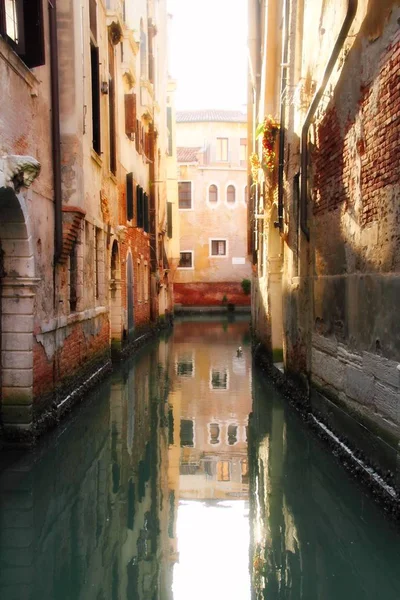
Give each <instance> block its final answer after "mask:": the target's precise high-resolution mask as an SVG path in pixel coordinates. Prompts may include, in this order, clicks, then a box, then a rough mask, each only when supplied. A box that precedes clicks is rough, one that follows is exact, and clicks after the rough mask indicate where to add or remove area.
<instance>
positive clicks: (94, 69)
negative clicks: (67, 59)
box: [90, 44, 101, 154]
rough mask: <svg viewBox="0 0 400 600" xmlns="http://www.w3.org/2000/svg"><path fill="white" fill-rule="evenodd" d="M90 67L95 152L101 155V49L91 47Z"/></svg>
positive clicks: (92, 45)
mask: <svg viewBox="0 0 400 600" xmlns="http://www.w3.org/2000/svg"><path fill="white" fill-rule="evenodd" d="M90 65H91V75H92V136H93V138H92V139H93V141H92V143H93V150H94V151H95V152H97V154H100V152H101V143H100V66H99V49H98V47H97V46H95V45H94V44H91V45H90Z"/></svg>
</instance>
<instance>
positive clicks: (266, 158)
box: [256, 115, 279, 171]
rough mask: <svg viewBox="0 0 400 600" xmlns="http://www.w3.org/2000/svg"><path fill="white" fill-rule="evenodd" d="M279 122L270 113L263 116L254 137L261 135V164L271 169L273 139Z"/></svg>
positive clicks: (273, 158) (272, 166) (272, 167)
mask: <svg viewBox="0 0 400 600" xmlns="http://www.w3.org/2000/svg"><path fill="white" fill-rule="evenodd" d="M278 131H279V123H278V121H277V120H276V119H274V118H273V117H272V116H271V115H268V116H267V117H265V119H264V121H263V122H262V123H260V124H259V125H258V127H257V129H256V138H259V137H260V136H261V135H262V166H263V167H264V168H266V169H268V170H269V171H273V169H274V166H275V150H274V148H275V140H276V135H277V133H278Z"/></svg>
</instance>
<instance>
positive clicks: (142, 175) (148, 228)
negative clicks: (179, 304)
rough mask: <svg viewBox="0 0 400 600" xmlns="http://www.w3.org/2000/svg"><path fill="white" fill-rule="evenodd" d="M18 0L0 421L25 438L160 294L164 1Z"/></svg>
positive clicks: (8, 33) (4, 202) (2, 182)
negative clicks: (28, 1)
mask: <svg viewBox="0 0 400 600" xmlns="http://www.w3.org/2000/svg"><path fill="white" fill-rule="evenodd" d="M27 5H28V3H22V2H17V1H16V2H4V1H2V2H1V3H0V34H1V35H0V79H1V81H2V86H1V89H2V91H1V101H2V106H3V107H4V110H3V111H2V118H1V122H0V129H1V131H0V133H1V159H0V213H1V219H0V221H1V223H0V242H1V269H0V277H1V285H0V289H1V298H2V302H1V317H2V318H1V354H2V361H1V420H2V426H3V431H4V433H5V434H6V437H8V438H14V437H15V438H18V439H19V440H21V439H25V441H28V442H29V441H30V440H31V439H32V437H34V436H35V435H36V434H37V433H39V432H40V431H41V430H42V429H44V428H46V427H47V426H49V425H52V424H54V423H56V422H57V420H58V419H59V418H60V417H61V415H62V414H63V412H64V410H65V409H66V408H67V407H68V405H69V404H70V402H71V401H73V399H74V398H75V397H76V396H77V394H76V388H77V387H78V386H79V384H80V383H82V382H85V381H89V382H90V381H91V380H94V375H95V374H97V375H100V374H101V373H102V372H103V371H104V369H106V368H107V367H108V366H109V364H110V348H112V349H113V350H114V351H115V354H116V355H119V354H120V353H121V352H122V351H123V350H124V348H125V347H128V346H129V345H130V344H131V342H132V341H134V340H135V339H136V338H137V337H138V336H140V335H142V334H143V332H144V331H146V330H148V329H149V327H150V326H152V325H154V324H156V323H158V321H159V317H160V314H162V315H165V314H166V313H167V314H168V313H169V314H170V313H171V312H172V302H173V300H172V286H171V289H169V278H170V275H169V268H168V258H167V255H166V252H165V249H164V244H165V241H166V218H167V217H166V213H167V201H168V198H167V185H166V175H167V159H168V135H167V116H168V115H167V85H168V73H167V67H166V56H167V53H166V36H167V11H166V2H164V1H160V2H153V1H151V0H149V1H146V0H143V1H142V2H139V3H135V4H134V5H133V3H129V2H123V1H122V0H107V2H105V3H104V2H102V1H101V0H91V1H90V2H88V3H86V2H81V1H79V0H59V1H58V2H57V6H56V5H55V3H48V2H45V1H44V0H43V1H42V0H37V1H36V0H35V2H32V3H29V7H28V6H27ZM160 280H162V281H165V282H166V288H167V289H169V292H168V293H167V294H165V293H164V295H163V300H162V303H160V302H159V295H160V293H161V286H160V285H159V281H160Z"/></svg>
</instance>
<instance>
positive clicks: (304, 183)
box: [300, 0, 358, 241]
mask: <svg viewBox="0 0 400 600" xmlns="http://www.w3.org/2000/svg"><path fill="white" fill-rule="evenodd" d="M357 4H358V0H348V5H347V13H346V17H345V19H344V21H343V25H342V28H341V30H340V33H339V35H338V38H337V40H336V43H335V45H334V47H333V50H332V54H331V56H330V58H329V61H328V64H327V65H326V68H325V73H324V76H323V79H322V82H321V85H320V86H319V88H318V90H317V92H316V93H315V96H314V98H313V100H312V102H311V106H310V108H309V109H308V112H307V115H306V118H305V121H304V125H303V129H302V131H301V189H300V227H301V230H302V232H303V233H304V235H305V236H306V238H307V241H310V229H309V227H308V219H307V201H308V172H307V171H308V132H309V129H310V125H311V121H312V119H313V117H314V115H315V112H316V110H317V108H318V105H319V103H320V101H321V98H322V95H323V93H324V91H325V87H326V85H327V83H328V80H329V77H330V76H331V73H332V70H333V67H334V66H335V63H336V61H337V58H338V56H339V52H340V50H341V49H342V47H343V44H344V42H345V40H346V38H347V34H348V33H349V30H350V27H351V25H352V23H353V21H354V17H355V16H356V12H357Z"/></svg>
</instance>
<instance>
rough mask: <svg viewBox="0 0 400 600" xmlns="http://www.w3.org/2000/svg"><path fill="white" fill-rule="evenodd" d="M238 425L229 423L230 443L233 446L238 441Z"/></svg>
mask: <svg viewBox="0 0 400 600" xmlns="http://www.w3.org/2000/svg"><path fill="white" fill-rule="evenodd" d="M237 431H238V428H237V425H229V426H228V444H229V445H230V446H233V444H236V442H237Z"/></svg>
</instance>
